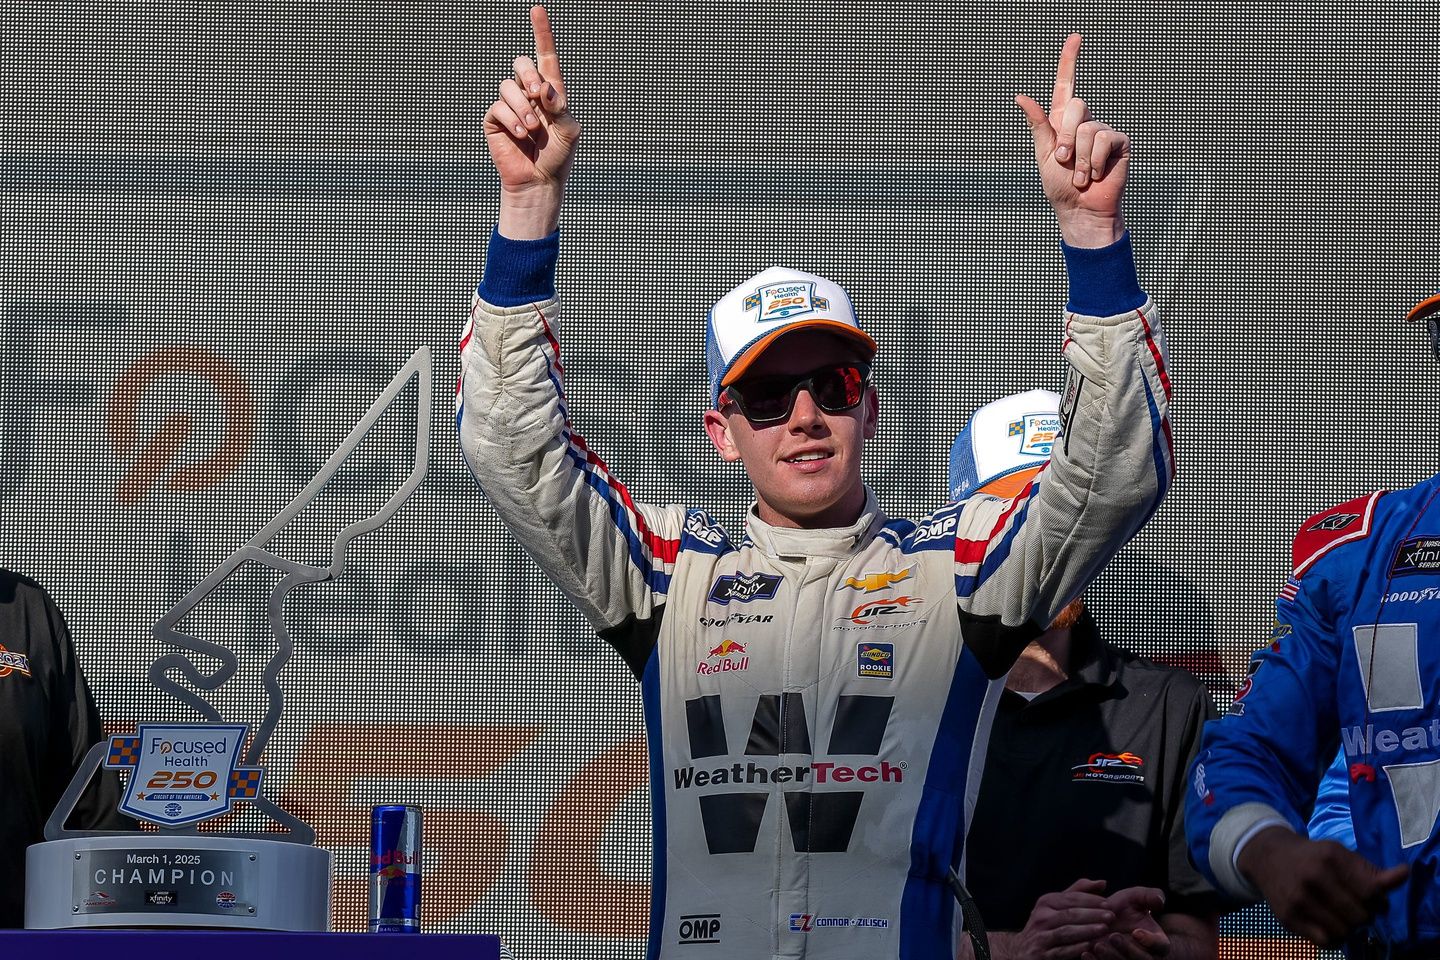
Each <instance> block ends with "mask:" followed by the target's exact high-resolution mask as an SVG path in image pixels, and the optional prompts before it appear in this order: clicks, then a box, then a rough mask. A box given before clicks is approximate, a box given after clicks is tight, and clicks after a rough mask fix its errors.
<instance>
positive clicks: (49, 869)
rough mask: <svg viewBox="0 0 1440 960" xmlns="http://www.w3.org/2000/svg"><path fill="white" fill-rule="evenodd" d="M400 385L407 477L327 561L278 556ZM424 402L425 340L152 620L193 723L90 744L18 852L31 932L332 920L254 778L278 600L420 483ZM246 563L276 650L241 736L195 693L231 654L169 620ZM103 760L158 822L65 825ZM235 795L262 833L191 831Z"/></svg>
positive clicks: (301, 928)
mask: <svg viewBox="0 0 1440 960" xmlns="http://www.w3.org/2000/svg"><path fill="white" fill-rule="evenodd" d="M411 380H414V381H415V395H416V401H415V405H414V413H413V416H414V437H415V460H414V463H413V466H412V468H411V469H410V471H409V473H408V475H407V476H406V477H405V478H404V480H403V481H402V482H400V483H399V484H398V486H397V487H396V489H394V490H393V491H392V492H391V494H390V496H389V498H388V499H387V500H386V501H385V502H384V503H383V505H381V506H379V507H378V509H374V510H371V511H370V512H369V513H368V515H366V516H360V517H356V518H354V519H353V521H351V522H349V523H347V524H346V525H345V526H344V527H343V528H341V529H340V530H339V531H338V533H336V534H335V535H334V539H333V542H332V543H331V544H330V549H329V554H330V556H329V562H328V563H326V564H324V565H319V564H310V563H305V562H302V561H300V560H296V559H292V558H288V557H286V556H283V555H282V553H281V551H280V550H279V549H277V548H275V547H274V543H275V542H276V540H277V537H278V536H279V535H281V534H282V533H284V532H285V531H286V529H287V527H289V526H290V525H291V524H292V522H294V521H295V520H296V518H297V517H298V516H300V514H301V512H302V511H303V510H304V509H305V508H306V507H307V506H308V505H309V504H310V503H311V502H312V501H313V500H315V498H316V497H317V496H318V495H319V494H320V492H321V491H322V490H323V489H324V488H325V487H326V485H327V484H328V483H329V482H330V481H331V480H332V479H333V478H334V477H335V476H336V475H337V474H338V473H339V472H340V470H341V467H342V466H343V465H344V463H345V461H346V459H347V458H348V457H349V456H350V455H351V454H352V453H353V452H354V451H355V450H356V448H357V447H359V445H360V444H361V442H362V441H363V440H364V439H365V438H366V436H367V435H368V434H369V432H370V431H371V429H372V428H373V427H374V426H375V424H376V422H377V421H378V420H379V419H380V417H381V415H382V414H384V413H385V412H386V411H387V410H388V409H390V407H391V406H392V405H393V404H395V401H396V399H397V397H399V396H400V394H401V392H402V390H404V389H405V388H406V386H407V385H408V384H409V382H410V381H411ZM432 395H433V389H432V377H431V364H430V350H429V348H428V347H421V348H420V349H419V350H416V351H415V353H414V354H412V355H411V357H410V359H409V361H408V362H407V363H406V364H405V365H404V366H403V367H401V369H400V370H399V371H398V372H397V373H396V374H395V376H394V377H393V378H392V379H391V381H390V384H389V385H388V386H387V387H386V388H385V390H384V391H383V392H382V393H381V394H380V396H379V397H378V398H377V399H376V400H375V402H374V403H373V404H372V405H371V407H370V409H369V410H368V411H367V412H366V413H365V415H364V416H363V417H361V418H360V420H359V422H358V423H356V424H355V426H354V427H353V428H352V429H351V431H350V433H349V434H348V435H347V436H346V438H345V440H344V441H342V442H341V444H340V446H339V447H338V448H337V449H336V450H335V451H334V453H332V454H331V455H330V457H329V459H327V460H326V461H325V463H324V465H323V466H321V467H320V469H319V470H318V471H317V472H316V474H315V476H314V477H313V478H311V480H310V481H309V483H307V484H306V485H305V487H304V489H302V490H301V491H300V492H299V493H297V494H296V495H295V497H294V498H293V499H292V500H291V501H290V502H289V503H288V504H287V505H286V506H285V508H284V509H283V510H281V511H280V513H279V514H278V515H276V517H275V518H274V519H273V520H271V521H270V522H269V523H267V524H266V525H265V527H264V528H263V529H262V530H260V532H259V533H257V534H256V535H255V536H254V537H253V538H251V539H250V541H249V542H248V543H246V544H245V545H244V546H242V547H240V548H239V549H238V550H236V551H235V552H234V553H232V554H231V555H230V556H229V557H228V558H227V559H226V560H225V561H224V562H223V563H222V564H220V565H219V566H218V567H217V568H216V569H214V570H213V571H211V572H210V573H209V574H208V575H207V576H206V577H205V578H204V579H203V580H202V581H201V582H200V583H199V584H197V585H196V586H195V588H194V589H192V590H191V591H190V592H189V593H188V594H187V595H186V596H185V597H184V599H182V600H181V601H180V602H179V603H177V604H176V605H175V606H174V607H173V608H172V609H171V610H170V611H169V612H168V613H166V614H165V615H164V616H163V617H162V618H161V619H160V621H159V622H158V623H156V625H155V636H156V638H157V639H159V640H161V641H162V642H164V643H167V644H169V645H170V646H171V647H174V648H177V649H176V652H171V653H166V654H163V655H162V656H160V657H159V658H158V659H156V661H155V662H154V663H153V664H152V665H151V667H150V672H149V677H150V682H151V683H152V684H153V685H154V686H155V687H156V688H157V689H158V690H160V691H161V692H162V693H165V694H168V695H170V696H171V697H173V698H174V699H175V700H177V701H179V702H180V703H181V704H182V705H184V706H186V707H189V708H190V709H191V710H193V711H194V712H195V713H196V714H198V715H199V716H200V717H201V718H203V721H204V722H200V723H141V724H140V725H139V726H138V728H137V730H136V731H135V732H134V733H126V734H118V735H115V736H112V737H110V739H109V741H108V742H101V743H98V744H96V745H95V746H93V747H91V749H90V752H89V753H88V754H86V756H85V759H84V761H82V763H81V766H80V769H79V770H77V771H76V774H75V777H74V779H73V780H72V781H71V783H70V786H69V788H68V789H67V790H66V791H65V794H64V796H63V797H61V799H60V802H59V804H57V805H56V808H55V811H54V812H53V813H52V814H51V816H50V819H49V821H48V822H47V823H46V824H45V842H43V843H37V844H34V845H32V846H31V847H30V848H29V850H28V851H27V853H26V884H25V926H26V928H27V929H31V930H64V929H71V928H89V927H219V928H246V929H253V930H268V931H288V932H294V933H304V932H324V931H327V930H328V929H329V927H330V889H331V883H330V878H331V866H332V863H331V860H332V858H331V855H330V853H329V852H328V851H326V850H323V849H320V848H318V847H316V846H315V845H314V843H315V831H314V830H313V829H312V828H311V827H310V826H308V825H307V824H305V823H303V822H301V821H300V820H299V819H297V818H296V817H294V816H292V815H291V814H289V813H287V812H286V811H284V810H282V809H281V808H280V807H279V806H277V805H276V804H274V803H273V802H271V801H270V800H268V799H267V798H266V797H265V795H264V792H263V789H262V781H263V779H264V777H263V774H264V771H263V769H262V768H261V766H260V763H259V761H260V758H261V756H262V755H263V752H264V750H265V747H266V745H267V744H268V743H269V740H270V737H271V735H272V734H273V733H274V732H275V729H276V727H277V726H278V724H279V721H280V710H281V706H282V703H283V699H284V697H283V694H282V691H281V688H280V683H279V678H280V676H281V673H282V671H283V669H284V667H285V665H286V663H287V662H288V661H289V660H290V656H291V654H292V652H293V650H294V643H293V641H292V639H291V635H290V631H289V629H288V626H287V624H286V622H285V604H286V597H287V596H288V595H289V594H290V592H291V591H292V590H294V589H295V588H296V587H300V586H305V585H312V584H317V583H323V582H325V581H329V580H335V579H338V578H339V577H341V576H342V575H343V574H344V571H345V565H346V555H347V550H348V548H349V545H350V543H351V541H352V540H354V539H355V538H356V537H359V536H362V535H363V534H366V533H370V532H373V531H374V530H376V529H378V528H379V527H380V526H381V525H383V524H384V523H386V522H387V521H388V520H389V519H390V518H391V517H393V516H394V515H395V513H396V511H398V510H399V509H400V506H401V505H402V504H403V503H404V502H405V501H406V500H407V499H408V498H409V497H410V495H411V494H412V493H414V492H415V490H416V489H417V488H418V487H419V486H420V482H421V480H423V479H424V476H425V471H426V468H427V466H428V464H429V436H430V402H431V398H432ZM397 409H401V410H404V409H406V408H404V407H403V406H402V407H400V408H397ZM407 415H408V414H407ZM245 564H253V565H258V566H261V567H267V568H269V569H270V570H273V571H275V572H276V573H278V574H279V575H280V577H279V581H278V583H276V585H275V587H274V589H273V590H272V591H271V593H270V597H269V602H268V607H269V624H270V630H271V634H272V636H273V638H274V640H275V643H276V649H275V654H274V656H273V657H272V658H271V660H270V661H269V663H268V664H266V666H265V669H264V671H263V673H262V676H261V686H262V688H263V690H262V692H263V694H264V697H263V698H259V699H263V702H265V704H266V706H265V713H264V717H263V719H262V720H261V722H260V723H259V724H258V725H257V727H256V730H255V736H254V739H253V740H250V741H248V744H247V737H248V733H249V727H248V725H245V724H238V723H227V722H225V718H224V717H223V716H221V714H220V712H219V711H218V710H217V709H216V708H215V707H214V706H213V705H212V704H211V703H210V701H209V700H208V699H206V697H205V696H204V694H212V693H214V692H215V691H217V690H219V689H220V687H221V686H222V685H224V684H225V683H226V682H227V681H228V680H230V679H231V678H233V677H234V676H236V674H237V672H238V666H239V664H238V660H237V658H236V654H235V650H234V649H232V648H231V647H229V646H226V645H225V644H223V643H216V642H211V641H209V640H205V639H202V638H200V637H198V636H194V635H192V634H190V633H187V632H183V631H182V630H181V629H180V627H179V625H180V623H181V621H182V620H184V618H185V617H186V615H187V614H189V613H191V612H192V611H193V610H194V609H195V608H196V607H197V606H198V605H199V604H200V602H201V601H202V600H204V599H205V598H206V597H207V596H208V595H209V594H210V593H211V592H212V591H214V590H215V589H216V588H217V587H218V586H220V585H221V584H222V583H224V582H225V581H226V580H227V579H228V578H229V577H230V576H231V575H232V574H234V573H235V572H236V571H237V570H238V569H239V568H240V567H241V566H242V565H245ZM190 654H195V655H198V656H196V657H192V656H190ZM257 702H259V700H258V699H257ZM242 751H243V756H242ZM102 765H103V766H104V767H105V768H106V769H108V770H116V771H120V772H121V773H123V774H124V775H125V792H124V796H123V797H122V798H121V801H120V811H121V812H122V813H124V814H127V815H129V816H131V817H134V818H136V819H137V820H141V821H144V822H146V823H149V824H151V825H153V826H155V827H156V828H158V829H157V830H155V831H117V830H69V829H66V827H65V823H66V821H67V820H68V819H69V817H70V815H71V813H72V812H73V811H74V809H75V807H76V805H77V804H78V803H79V801H80V797H81V795H82V794H83V793H84V792H85V789H86V787H87V786H88V785H89V783H90V780H91V779H92V778H93V777H94V775H95V772H96V771H97V770H98V769H99V768H100V767H101V766H102ZM235 801H244V802H247V803H250V804H252V805H253V806H254V807H255V808H256V809H258V810H259V812H260V813H262V814H264V815H266V816H267V817H268V818H269V819H270V821H271V824H270V829H266V830H263V831H260V832H248V833H242V832H224V831H205V832H201V831H200V830H198V829H197V827H198V825H199V824H200V823H203V822H205V821H209V820H214V819H215V818H217V817H221V816H224V815H226V814H228V813H230V811H231V809H232V805H233V803H234V802H235Z"/></svg>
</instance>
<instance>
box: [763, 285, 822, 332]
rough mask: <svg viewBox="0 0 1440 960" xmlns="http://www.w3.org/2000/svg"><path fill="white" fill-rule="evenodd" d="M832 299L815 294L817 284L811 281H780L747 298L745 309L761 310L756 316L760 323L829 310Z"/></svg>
mask: <svg viewBox="0 0 1440 960" xmlns="http://www.w3.org/2000/svg"><path fill="white" fill-rule="evenodd" d="M829 309H830V301H829V300H827V299H826V298H824V297H817V296H815V284H813V283H810V282H808V281H807V282H791V283H779V284H775V285H774V286H769V287H761V288H760V289H759V290H756V291H755V292H754V293H752V294H750V295H749V296H748V297H746V298H745V311H746V312H747V313H748V312H750V311H751V310H758V311H760V315H759V316H758V317H756V318H755V319H756V321H757V322H759V323H770V322H773V321H775V320H790V319H793V318H794V317H802V316H804V315H805V314H807V313H814V312H815V311H816V310H829Z"/></svg>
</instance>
